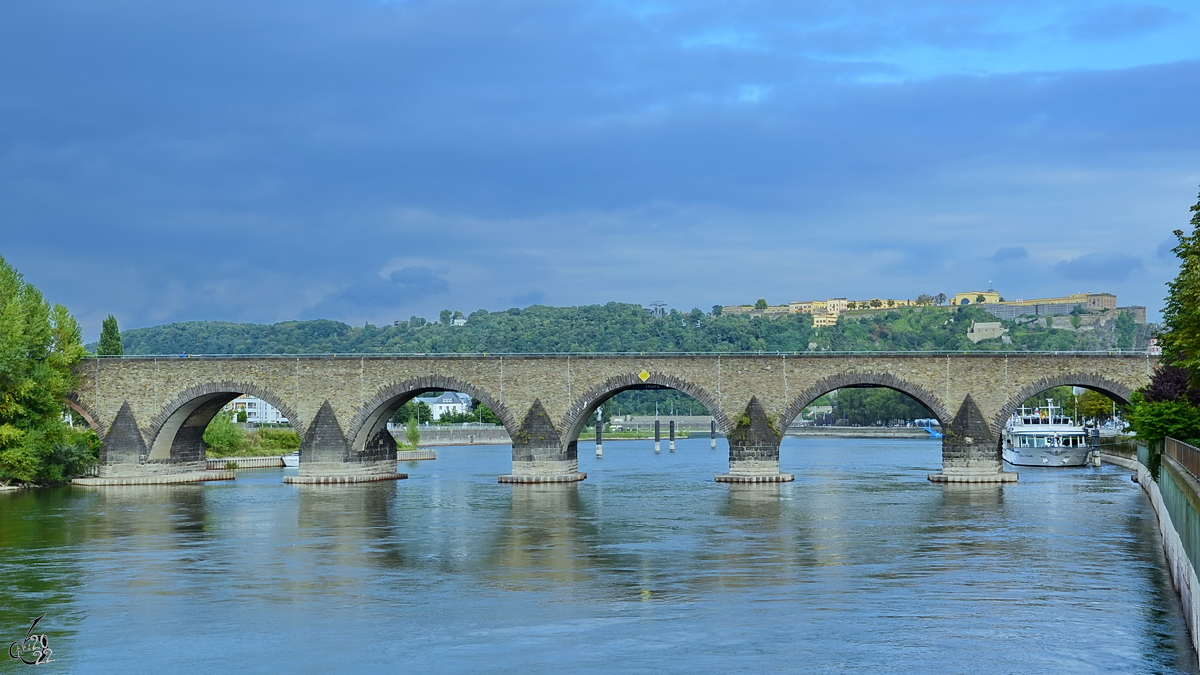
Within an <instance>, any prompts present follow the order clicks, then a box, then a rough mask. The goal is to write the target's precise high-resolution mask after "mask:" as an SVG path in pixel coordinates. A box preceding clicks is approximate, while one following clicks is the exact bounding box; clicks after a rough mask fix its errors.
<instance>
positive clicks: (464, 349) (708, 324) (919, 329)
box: [121, 302, 1148, 354]
mask: <svg viewBox="0 0 1200 675" xmlns="http://www.w3.org/2000/svg"><path fill="white" fill-rule="evenodd" d="M443 315H444V319H445V321H444V322H437V323H426V322H425V321H424V320H423V319H418V318H414V319H413V320H410V321H407V322H401V323H400V324H399V325H396V326H373V325H370V324H367V325H365V326H361V327H352V326H349V325H346V324H344V323H340V322H337V321H328V320H317V321H289V322H284V323H277V324H272V325H260V324H235V323H226V322H217V321H193V322H187V323H175V324H167V325H163V326H154V327H150V328H139V329H135V330H128V331H125V332H124V333H123V334H122V336H121V337H122V342H123V344H124V349H125V353H126V354H182V353H187V354H328V353H338V354H351V353H439V354H444V353H480V352H487V353H562V352H642V351H644V352H745V351H783V352H800V351H807V350H810V349H814V350H902V351H909V350H922V351H924V350H971V351H987V350H1001V349H1004V350H1012V349H1016V350H1073V349H1080V350H1083V349H1111V348H1113V347H1118V346H1119V347H1126V348H1140V347H1144V346H1145V338H1146V336H1147V335H1148V331H1147V330H1146V328H1145V327H1144V326H1141V327H1139V326H1138V325H1137V324H1134V323H1133V322H1132V321H1131V320H1129V319H1128V317H1124V318H1121V317H1115V319H1116V320H1113V321H1108V322H1107V323H1104V324H1102V325H1101V326H1100V327H1098V328H1097V329H1096V330H1092V331H1081V332H1076V331H1071V330H1063V329H1057V328H1048V327H1047V326H1046V325H1045V324H1044V323H1042V322H1040V321H1032V322H1026V323H1023V324H1022V323H1014V322H1004V325H1005V327H1006V328H1008V329H1009V330H1010V333H1009V334H1008V335H1007V336H1006V337H1007V338H1009V340H1011V344H1009V343H1007V342H1004V341H1002V340H1000V339H992V340H985V341H983V342H980V343H979V344H974V343H972V342H971V341H970V340H968V339H967V337H966V335H967V331H968V329H969V328H970V326H971V324H972V323H973V322H976V321H995V320H996V319H995V318H993V317H992V316H991V315H990V314H988V313H986V312H984V311H983V310H980V309H978V308H976V307H962V308H953V307H923V308H905V309H896V310H890V311H886V312H878V313H875V314H873V315H862V316H854V315H847V316H843V317H842V319H841V320H840V321H839V323H838V325H837V326H828V327H823V328H813V326H812V318H811V317H810V316H808V315H806V314H793V315H787V316H784V317H780V318H775V319H767V318H763V317H750V316H746V315H734V316H712V315H710V314H706V313H704V312H702V311H700V310H698V309H696V310H692V311H691V312H687V313H682V312H677V311H672V312H670V313H668V314H667V315H665V316H654V315H652V314H651V313H649V312H647V311H646V310H645V309H643V308H642V307H641V306H639V305H632V304H620V303H615V302H610V303H608V304H606V305H588V306H583V307H544V306H533V307H529V308H526V309H510V310H508V311H504V312H487V311H485V310H479V311H477V312H474V313H472V314H471V315H470V316H469V317H467V323H466V325H463V326H455V325H453V324H452V323H451V321H450V316H449V315H450V313H449V312H443Z"/></svg>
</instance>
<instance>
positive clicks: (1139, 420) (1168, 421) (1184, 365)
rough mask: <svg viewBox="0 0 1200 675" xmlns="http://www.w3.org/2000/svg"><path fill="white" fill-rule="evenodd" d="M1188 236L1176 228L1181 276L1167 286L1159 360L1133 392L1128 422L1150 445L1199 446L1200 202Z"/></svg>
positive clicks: (1175, 251)
mask: <svg viewBox="0 0 1200 675" xmlns="http://www.w3.org/2000/svg"><path fill="white" fill-rule="evenodd" d="M1191 211H1192V213H1193V216H1192V220H1191V223H1190V224H1191V227H1192V231H1191V234H1185V233H1184V232H1183V231H1182V230H1175V233H1174V234H1175V238H1176V240H1177V241H1178V245H1177V246H1176V247H1175V248H1174V249H1173V252H1174V253H1175V255H1176V256H1177V257H1178V258H1179V260H1180V266H1179V274H1178V275H1177V276H1176V277H1175V279H1174V280H1173V281H1171V282H1170V283H1169V284H1168V285H1167V298H1166V300H1167V302H1166V308H1165V309H1164V310H1163V325H1162V331H1161V333H1160V334H1159V336H1158V338H1159V341H1160V344H1161V345H1162V360H1161V362H1160V367H1159V369H1158V370H1157V371H1155V373H1154V375H1153V377H1152V378H1151V381H1150V384H1149V385H1147V386H1146V387H1144V388H1142V389H1141V390H1139V391H1137V392H1134V394H1133V397H1132V398H1133V406H1132V410H1131V411H1130V413H1129V424H1130V426H1131V427H1132V428H1133V430H1134V431H1136V432H1137V435H1138V439H1139V440H1141V441H1145V442H1146V443H1148V444H1149V445H1150V446H1151V447H1154V446H1157V445H1158V444H1159V443H1161V442H1162V440H1163V439H1165V438H1168V437H1169V438H1175V439H1178V440H1181V441H1186V442H1188V443H1192V444H1193V445H1197V444H1200V199H1198V201H1197V203H1196V204H1195V205H1194V206H1192V207H1191Z"/></svg>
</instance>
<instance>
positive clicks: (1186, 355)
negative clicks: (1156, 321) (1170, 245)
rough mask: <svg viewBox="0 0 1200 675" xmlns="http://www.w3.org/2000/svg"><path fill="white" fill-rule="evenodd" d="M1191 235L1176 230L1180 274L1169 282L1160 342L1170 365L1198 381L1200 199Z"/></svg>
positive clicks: (1195, 210)
mask: <svg viewBox="0 0 1200 675" xmlns="http://www.w3.org/2000/svg"><path fill="white" fill-rule="evenodd" d="M1190 210H1191V212H1192V213H1193V214H1194V215H1193V216H1192V220H1191V226H1192V232H1191V234H1186V235H1185V234H1184V233H1183V230H1175V232H1174V234H1175V238H1176V239H1177V240H1178V241H1179V245H1178V246H1176V247H1175V248H1174V249H1172V251H1173V252H1174V253H1175V255H1176V256H1177V257H1178V258H1179V260H1180V265H1179V274H1178V275H1177V276H1176V277H1175V279H1174V280H1173V281H1171V282H1170V283H1169V284H1167V298H1166V301H1167V302H1166V306H1165V308H1164V309H1163V330H1162V333H1161V335H1159V341H1160V343H1161V344H1162V348H1163V362H1164V363H1165V364H1166V365H1173V366H1179V367H1180V368H1184V369H1186V370H1187V371H1188V372H1189V373H1190V374H1191V376H1192V382H1193V383H1198V382H1197V375H1200V199H1198V201H1197V202H1196V203H1195V204H1194V205H1192V207H1191V209H1190Z"/></svg>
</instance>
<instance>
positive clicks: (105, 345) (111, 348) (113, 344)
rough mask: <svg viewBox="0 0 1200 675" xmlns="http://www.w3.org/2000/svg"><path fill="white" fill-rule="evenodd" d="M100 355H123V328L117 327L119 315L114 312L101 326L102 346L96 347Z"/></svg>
mask: <svg viewBox="0 0 1200 675" xmlns="http://www.w3.org/2000/svg"><path fill="white" fill-rule="evenodd" d="M96 353H97V354H99V355H100V356H121V355H122V354H124V353H125V347H123V346H122V345H121V330H120V329H119V328H117V317H115V316H113V315H112V314H109V315H108V318H107V319H105V320H104V323H103V324H101V326H100V346H99V348H97V349H96Z"/></svg>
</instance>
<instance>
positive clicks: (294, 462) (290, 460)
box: [280, 450, 300, 466]
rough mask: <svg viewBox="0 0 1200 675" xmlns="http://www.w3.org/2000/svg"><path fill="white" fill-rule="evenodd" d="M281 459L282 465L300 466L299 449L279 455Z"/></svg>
mask: <svg viewBox="0 0 1200 675" xmlns="http://www.w3.org/2000/svg"><path fill="white" fill-rule="evenodd" d="M280 459H282V460H283V465H284V466H300V451H299V450H297V451H295V452H293V453H292V454H290V455H284V456H282V457H280Z"/></svg>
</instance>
